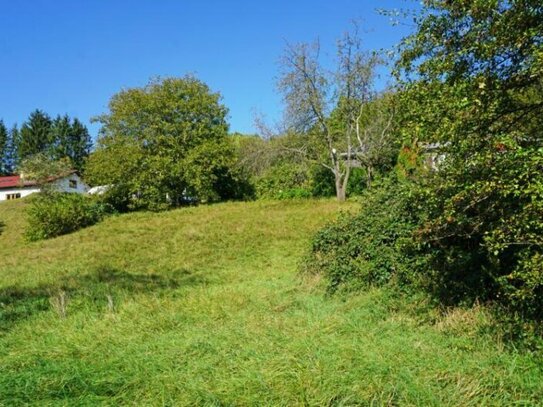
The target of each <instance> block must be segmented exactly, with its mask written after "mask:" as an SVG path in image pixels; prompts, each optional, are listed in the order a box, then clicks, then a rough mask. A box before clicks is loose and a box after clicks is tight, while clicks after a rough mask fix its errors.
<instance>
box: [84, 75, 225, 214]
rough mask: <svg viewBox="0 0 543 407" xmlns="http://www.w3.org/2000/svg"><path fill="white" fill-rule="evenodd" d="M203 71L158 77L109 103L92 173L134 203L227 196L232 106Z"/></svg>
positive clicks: (121, 200) (166, 203) (144, 204)
mask: <svg viewBox="0 0 543 407" xmlns="http://www.w3.org/2000/svg"><path fill="white" fill-rule="evenodd" d="M220 101H221V96H220V94H218V93H213V92H211V91H210V89H209V88H208V86H207V85H206V84H204V83H202V82H201V81H199V80H198V79H196V78H194V77H191V76H186V77H183V78H166V79H157V80H152V81H151V82H150V83H149V84H148V85H147V86H145V87H143V88H133V89H127V90H123V91H121V92H119V93H117V94H116V95H114V96H113V97H112V99H111V101H110V103H109V113H107V114H104V115H102V116H99V117H97V118H96V120H97V121H98V122H100V123H101V124H102V128H101V130H100V136H99V139H98V146H97V149H96V151H95V152H94V153H93V154H92V155H91V156H90V158H89V162H88V165H87V175H88V177H89V179H90V180H91V182H92V183H94V184H106V185H110V186H111V187H110V190H109V193H110V194H111V195H112V196H115V197H116V198H117V199H118V203H120V204H125V205H127V206H128V207H129V208H133V209H137V208H148V209H162V208H165V207H168V206H171V205H176V204H180V203H182V202H183V201H184V200H185V199H186V198H187V196H190V197H197V198H199V199H202V200H216V199H220V198H225V197H226V196H224V195H225V193H224V192H223V191H220V189H219V188H218V186H219V185H220V184H221V180H222V179H223V178H224V177H227V178H228V177H231V176H232V174H231V173H229V159H228V156H229V154H232V153H231V152H230V149H229V147H228V144H227V138H226V136H227V131H228V124H227V122H226V114H227V109H226V107H225V106H224V105H223V104H222V103H221V102H220Z"/></svg>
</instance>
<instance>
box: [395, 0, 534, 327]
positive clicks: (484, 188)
mask: <svg viewBox="0 0 543 407" xmlns="http://www.w3.org/2000/svg"><path fill="white" fill-rule="evenodd" d="M424 5H425V7H424V9H423V12H422V14H421V15H420V16H419V17H418V19H417V25H418V30H417V32H416V33H415V34H413V35H412V36H410V37H408V38H407V39H406V40H405V41H404V43H403V53H402V56H401V59H400V61H399V64H398V68H399V70H398V72H399V74H400V76H401V78H402V79H403V80H405V81H406V82H407V86H406V88H405V92H403V93H402V99H403V100H402V101H403V109H402V111H403V112H404V116H403V119H404V120H403V123H402V124H403V129H404V134H405V135H406V137H409V138H411V139H412V140H411V141H412V142H413V141H415V142H419V143H420V142H424V143H430V142H431V143H434V145H438V146H440V147H441V149H442V150H443V153H444V154H445V157H446V159H445V161H444V162H443V163H442V164H441V166H440V168H439V171H437V172H436V173H435V174H433V176H432V177H430V178H431V180H430V183H429V185H428V189H427V190H426V194H427V196H426V202H427V203H428V204H429V206H430V209H431V215H432V216H431V217H432V220H431V221H430V222H428V223H427V224H426V225H424V227H423V228H422V229H421V231H420V237H421V240H422V242H423V243H424V244H425V247H428V248H429V253H430V255H431V259H432V260H433V262H432V264H433V266H434V270H435V274H434V282H435V286H436V288H438V289H439V292H440V293H441V294H442V295H443V296H444V297H448V298H449V299H453V300H459V299H462V298H465V297H466V294H468V295H469V294H471V295H472V296H473V297H482V298H499V299H501V300H507V302H508V303H509V304H512V305H515V306H516V307H517V309H519V310H521V311H522V312H524V313H525V314H527V315H531V316H535V317H538V318H541V317H543V314H542V311H541V310H542V309H543V303H542V299H543V269H542V266H541V265H542V264H543V262H542V259H543V220H542V219H543V131H542V129H543V79H542V78H543V36H542V33H543V3H541V1H540V0H477V1H462V0H461V1H444V0H432V1H430V0H428V1H425V2H424ZM413 139H414V140H413Z"/></svg>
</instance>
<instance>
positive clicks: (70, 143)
mask: <svg viewBox="0 0 543 407" xmlns="http://www.w3.org/2000/svg"><path fill="white" fill-rule="evenodd" d="M91 148H92V139H91V137H90V134H89V132H88V130H87V128H86V127H85V125H83V123H81V121H79V120H78V119H77V118H73V119H71V118H70V117H68V116H67V115H64V116H60V115H59V116H57V117H56V118H54V119H53V118H51V117H50V116H49V115H48V114H46V113H44V112H43V111H41V110H35V111H33V112H32V113H31V114H30V116H29V117H28V119H27V120H26V121H25V122H24V123H23V124H22V126H21V127H20V128H18V127H17V125H13V126H12V127H11V128H9V129H8V128H7V126H6V125H5V123H4V122H3V121H2V120H0V175H10V174H13V173H15V172H16V171H17V169H18V167H19V166H20V165H21V163H22V162H23V161H24V160H25V159H27V158H30V157H32V156H35V155H36V154H43V155H45V156H47V157H48V158H49V159H50V160H53V161H54V160H60V159H66V158H67V159H69V160H70V163H71V166H72V167H73V168H74V169H77V170H79V171H82V170H83V166H84V162H85V159H86V158H87V157H88V155H89V154H90V151H91Z"/></svg>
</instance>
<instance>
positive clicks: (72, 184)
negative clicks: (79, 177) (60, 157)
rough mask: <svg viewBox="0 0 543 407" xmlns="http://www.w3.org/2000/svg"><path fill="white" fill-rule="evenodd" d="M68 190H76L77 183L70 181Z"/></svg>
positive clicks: (73, 180)
mask: <svg viewBox="0 0 543 407" xmlns="http://www.w3.org/2000/svg"><path fill="white" fill-rule="evenodd" d="M70 188H74V189H75V188H77V181H76V180H75V179H71V180H70Z"/></svg>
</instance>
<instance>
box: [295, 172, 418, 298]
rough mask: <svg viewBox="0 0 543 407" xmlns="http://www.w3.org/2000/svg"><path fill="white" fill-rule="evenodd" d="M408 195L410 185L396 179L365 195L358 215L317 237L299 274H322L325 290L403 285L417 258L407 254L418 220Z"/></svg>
mask: <svg viewBox="0 0 543 407" xmlns="http://www.w3.org/2000/svg"><path fill="white" fill-rule="evenodd" d="M413 196H414V194H413V191H412V187H411V184H409V183H400V182H398V181H396V180H387V181H385V182H383V184H382V185H381V186H378V187H376V188H374V189H372V190H370V191H367V192H365V193H364V194H363V195H362V196H361V204H362V209H361V210H360V212H359V213H357V214H354V215H351V214H343V215H342V216H341V217H340V218H339V219H338V220H337V221H336V222H334V223H332V224H330V225H328V226H327V227H325V228H323V229H322V230H320V231H319V232H318V233H317V234H316V236H315V237H314V238H313V241H312V248H311V252H310V254H309V255H308V256H307V258H306V259H305V261H304V263H303V269H304V270H305V271H308V272H323V273H324V275H325V277H326V279H327V281H328V288H329V290H330V291H336V290H338V289H341V290H350V289H355V288H361V287H364V286H368V285H383V284H386V283H388V282H389V281H390V280H391V279H395V280H396V281H399V282H401V283H402V284H404V283H406V282H407V281H409V280H410V279H411V276H412V271H413V270H414V268H415V261H416V260H415V259H417V257H416V256H411V254H410V251H411V250H412V240H411V236H412V233H413V230H414V229H415V228H416V227H417V225H418V223H419V217H420V207H419V205H418V204H417V203H416V201H415V200H414V199H413ZM418 261H420V259H419V260H418Z"/></svg>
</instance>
